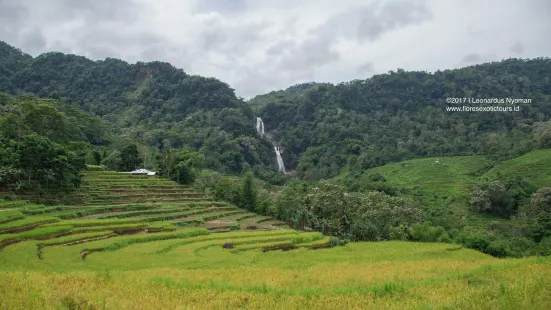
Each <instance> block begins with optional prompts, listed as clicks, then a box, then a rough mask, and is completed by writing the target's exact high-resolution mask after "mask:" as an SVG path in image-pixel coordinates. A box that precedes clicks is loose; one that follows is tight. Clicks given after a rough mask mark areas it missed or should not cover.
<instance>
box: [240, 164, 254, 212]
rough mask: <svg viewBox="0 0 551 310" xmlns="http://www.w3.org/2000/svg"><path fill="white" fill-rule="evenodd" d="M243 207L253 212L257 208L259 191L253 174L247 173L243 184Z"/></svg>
mask: <svg viewBox="0 0 551 310" xmlns="http://www.w3.org/2000/svg"><path fill="white" fill-rule="evenodd" d="M241 207H242V208H244V209H246V210H249V211H253V212H254V211H255V210H256V208H257V190H256V186H255V184H254V177H253V174H252V173H251V172H247V173H245V176H244V177H243V181H242V183H241Z"/></svg>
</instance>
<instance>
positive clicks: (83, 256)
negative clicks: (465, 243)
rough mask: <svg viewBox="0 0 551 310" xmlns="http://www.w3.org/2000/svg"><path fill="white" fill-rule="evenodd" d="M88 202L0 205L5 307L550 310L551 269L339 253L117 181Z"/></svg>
mask: <svg viewBox="0 0 551 310" xmlns="http://www.w3.org/2000/svg"><path fill="white" fill-rule="evenodd" d="M108 180H110V181H108ZM122 183H125V184H123V185H121V184H122ZM115 184H116V185H115ZM169 188H170V191H169V190H168V189H169ZM159 190H166V191H165V192H164V193H166V194H167V195H166V196H162V195H159V197H155V196H154V195H153V196H149V195H148V193H149V191H152V192H156V193H160V192H162V191H159ZM118 192H124V195H123V196H122V197H124V198H117V196H116V195H117V194H118ZM97 193H99V194H97ZM134 193H135V194H136V195H137V196H136V197H139V198H132V197H130V195H131V194H134ZM173 193H175V195H176V194H177V195H186V194H190V195H191V194H193V195H197V196H196V197H192V196H189V197H187V198H189V200H188V199H184V200H182V199H180V198H179V197H180V196H178V197H176V196H172V194H173ZM81 194H82V195H83V196H85V197H86V198H87V199H88V198H89V197H93V198H92V199H91V200H94V201H96V202H94V203H93V204H90V203H88V204H85V205H80V206H50V207H48V206H41V205H36V204H32V203H28V202H23V201H16V202H13V201H12V202H2V203H0V246H1V250H0V292H1V293H0V295H1V298H0V308H1V309H227V308H243V309H305V308H311V309H409V308H411V309H488V308H496V309H549V308H551V280H549V279H551V264H550V263H551V261H550V260H549V258H527V259H496V258H493V257H490V256H488V255H485V254H482V253H479V252H476V251H473V250H468V249H463V248H462V247H460V246H458V245H453V244H422V243H409V242H372V243H369V242H362V243H350V244H347V245H345V246H338V247H332V248H328V246H329V244H330V238H329V237H326V236H323V235H321V234H320V233H317V232H299V231H295V230H292V229H289V228H288V227H286V226H285V224H284V223H282V222H279V221H277V220H275V219H271V218H269V217H265V216H260V215H258V214H254V213H251V212H248V211H245V210H242V209H239V208H236V207H235V206H231V205H228V204H226V203H223V202H217V201H214V200H211V199H209V197H206V196H204V195H203V196H200V193H195V192H194V191H193V190H192V189H190V188H185V187H182V186H179V185H176V184H174V183H172V182H170V181H167V180H162V179H147V178H142V177H133V176H128V175H122V176H121V175H118V174H115V173H112V172H100V171H95V172H93V173H90V172H89V173H87V175H86V179H85V186H84V187H83V189H82V193H81ZM91 194H97V195H91ZM111 195H113V196H111ZM161 198H165V199H166V200H161ZM91 200H89V202H91ZM98 200H101V202H102V203H103V204H99V202H97V201H98ZM129 200H130V201H129Z"/></svg>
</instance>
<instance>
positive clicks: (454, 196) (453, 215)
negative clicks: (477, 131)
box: [334, 149, 551, 227]
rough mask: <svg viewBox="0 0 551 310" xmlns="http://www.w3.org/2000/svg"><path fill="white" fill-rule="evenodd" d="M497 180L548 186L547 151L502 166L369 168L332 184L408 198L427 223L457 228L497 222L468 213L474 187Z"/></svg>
mask: <svg viewBox="0 0 551 310" xmlns="http://www.w3.org/2000/svg"><path fill="white" fill-rule="evenodd" d="M436 161H438V164H436ZM379 175H380V176H382V177H384V180H381V179H380V177H379ZM500 175H501V176H506V177H516V176H520V177H522V178H523V179H526V180H527V181H529V182H530V183H532V184H534V185H535V186H536V187H538V188H540V187H544V186H551V149H545V150H536V151H532V152H530V153H527V154H525V155H523V156H521V157H518V158H514V159H511V160H507V161H503V162H501V163H494V162H492V161H490V160H488V159H485V158H484V157H483V156H454V157H445V156H444V157H431V158H422V159H412V160H407V161H403V162H400V163H394V164H389V165H384V166H380V167H375V168H371V169H367V170H365V171H363V173H362V174H361V176H360V177H359V178H358V179H351V178H350V176H347V175H341V176H339V177H338V178H335V179H334V180H335V181H336V182H338V183H346V182H348V184H347V185H349V186H350V185H351V184H353V185H354V186H355V188H354V189H359V190H382V191H387V192H389V193H392V192H396V191H399V192H403V193H406V194H408V195H411V196H413V197H416V198H417V199H418V200H419V202H420V203H421V204H422V207H423V208H424V209H425V210H426V211H427V214H428V215H429V216H430V218H431V220H433V221H436V222H438V223H439V224H445V225H450V226H451V227H458V226H462V225H465V224H472V223H471V222H472V220H475V219H481V218H484V219H486V220H497V218H495V217H492V216H489V215H483V214H478V213H476V212H472V211H471V210H470V208H469V198H470V195H471V191H472V187H473V185H476V184H487V183H488V182H490V181H492V180H495V179H498V177H499V176H500Z"/></svg>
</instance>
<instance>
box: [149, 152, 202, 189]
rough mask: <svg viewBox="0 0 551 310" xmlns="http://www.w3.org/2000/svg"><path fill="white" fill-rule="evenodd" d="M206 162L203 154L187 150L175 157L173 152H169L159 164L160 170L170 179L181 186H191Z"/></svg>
mask: <svg viewBox="0 0 551 310" xmlns="http://www.w3.org/2000/svg"><path fill="white" fill-rule="evenodd" d="M171 159H172V160H171ZM204 162H205V156H204V155H203V154H201V153H198V152H192V151H190V150H189V149H185V150H181V151H179V152H177V153H176V154H174V155H173V156H172V152H171V151H170V152H167V153H166V154H165V157H164V160H163V161H161V163H159V168H160V169H161V171H162V173H163V174H166V175H167V176H169V177H170V179H172V180H174V181H176V182H178V183H180V184H186V185H189V184H192V183H193V182H194V181H195V178H196V177H197V176H198V175H199V173H200V171H201V168H202V167H203V165H204Z"/></svg>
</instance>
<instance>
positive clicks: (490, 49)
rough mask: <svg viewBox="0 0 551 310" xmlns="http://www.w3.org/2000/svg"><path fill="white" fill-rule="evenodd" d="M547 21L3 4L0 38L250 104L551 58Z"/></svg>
mask: <svg viewBox="0 0 551 310" xmlns="http://www.w3.org/2000/svg"><path fill="white" fill-rule="evenodd" d="M550 16H551V0H426V1H423V0H388V1H384V0H340V1H337V0H112V1H111V0H0V40H2V41H6V42H7V43H9V44H11V45H14V46H16V47H19V48H21V49H22V50H23V51H25V52H27V53H29V54H31V55H33V56H36V55H39V54H40V53H43V52H46V51H61V52H64V53H74V54H79V55H83V56H87V57H89V58H91V59H104V58H106V57H116V58H121V59H124V60H126V61H128V62H136V61H152V60H161V61H168V62H170V63H172V64H173V65H175V66H176V67H179V68H182V69H184V70H185V71H186V72H188V73H191V74H199V75H203V76H213V77H216V78H219V79H221V80H222V81H224V82H226V83H228V84H230V85H231V86H232V87H233V88H234V89H236V93H237V94H238V95H239V96H242V97H245V98H249V97H251V96H253V95H256V94H260V93H265V92H269V91H271V90H275V89H282V88H286V87H288V86H291V85H294V84H297V83H302V82H309V81H318V82H332V83H338V82H343V81H348V80H352V79H365V78H367V77H370V76H371V75H373V74H377V73H384V72H388V71H389V70H395V69H397V68H403V69H406V70H427V71H434V70H436V69H446V68H456V67H461V66H467V65H471V64H476V63H481V62H487V61H493V60H501V59H504V58H509V57H521V58H531V57H540V56H550V55H551V40H549V33H550V30H551V18H550Z"/></svg>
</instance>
